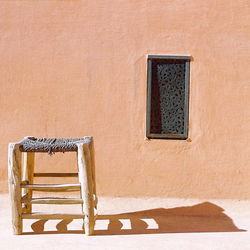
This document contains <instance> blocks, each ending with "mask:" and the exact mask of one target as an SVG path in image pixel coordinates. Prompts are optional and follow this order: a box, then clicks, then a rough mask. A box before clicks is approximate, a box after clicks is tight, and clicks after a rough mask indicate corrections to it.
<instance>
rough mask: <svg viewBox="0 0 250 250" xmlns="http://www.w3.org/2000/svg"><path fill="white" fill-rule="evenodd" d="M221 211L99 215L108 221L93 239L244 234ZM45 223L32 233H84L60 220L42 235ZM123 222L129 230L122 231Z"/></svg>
mask: <svg viewBox="0 0 250 250" xmlns="http://www.w3.org/2000/svg"><path fill="white" fill-rule="evenodd" d="M223 211H224V209H223V208H221V207H219V206H217V205H215V204H213V203H211V202H203V203H200V204H197V205H194V206H187V207H176V208H169V209H165V208H157V209H151V210H144V211H137V212H131V213H123V214H113V215H98V217H97V222H100V221H103V220H108V227H107V228H106V229H101V230H100V229H96V230H95V231H94V235H127V234H158V233H196V232H199V233H202V232H244V231H246V230H243V229H239V228H237V227H236V226H235V225H234V223H233V220H232V219H231V218H230V217H229V216H227V215H226V214H225V213H223ZM45 222H46V220H39V221H37V222H35V223H33V224H32V229H33V231H34V232H32V233H24V234H41V233H49V234H51V233H84V231H82V230H70V231H69V230H67V225H68V224H69V223H70V222H71V220H62V221H61V222H60V223H58V224H57V230H58V231H54V232H52V231H49V232H45V231H44V230H43V229H44V224H45ZM124 222H128V223H127V224H128V227H127V228H126V227H125V228H124Z"/></svg>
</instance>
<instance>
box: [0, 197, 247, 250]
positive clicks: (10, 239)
mask: <svg viewBox="0 0 250 250" xmlns="http://www.w3.org/2000/svg"><path fill="white" fill-rule="evenodd" d="M0 200H1V203H0V232H1V234H0V240H1V245H0V249H1V250H12V249H13V250H14V249H15V250H19V249H20V250H21V249H26V250H29V249H32V250H34V249H35V250H39V249H43V250H44V249H46V250H50V249H51V250H53V249H88V250H89V249H94V250H98V249H103V250H120V249H121V250H123V249H138V250H144V249H149V250H154V249H157V250H158V249H159V250H161V249H168V250H169V249H177V250H182V249H188V250H195V249H202V250H204V249H209V250H215V249H219V250H222V249H226V250H231V249H232V250H237V249H239V250H247V249H249V250H250V233H249V230H250V201H237V200H195V199H193V200H190V199H188V200H184V199H163V198H104V197H101V198H99V204H98V214H99V215H98V217H97V221H96V226H95V233H94V235H93V236H85V235H84V234H83V230H82V220H73V221H72V220H63V221H60V220H48V221H46V220H24V234H23V235H18V236H15V235H12V231H11V217H10V207H9V197H8V196H7V195H1V196H0ZM77 206H78V205H77ZM45 208H46V210H45ZM34 210H35V211H50V212H51V211H54V212H58V211H60V212H62V211H65V212H67V211H70V212H72V211H74V212H79V211H80V206H78V207H76V206H72V205H66V206H57V205H51V206H47V205H36V206H35V205H34Z"/></svg>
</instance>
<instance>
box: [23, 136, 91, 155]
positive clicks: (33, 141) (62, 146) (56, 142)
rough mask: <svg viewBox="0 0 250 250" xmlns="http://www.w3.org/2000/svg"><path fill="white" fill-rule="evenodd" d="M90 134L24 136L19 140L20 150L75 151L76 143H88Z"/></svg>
mask: <svg viewBox="0 0 250 250" xmlns="http://www.w3.org/2000/svg"><path fill="white" fill-rule="evenodd" d="M90 140H91V137H90V136H85V137H83V138H36V137H32V136H29V137H25V138H24V139H23V140H21V141H20V142H19V145H20V147H19V149H20V151H21V152H47V153H49V154H53V153H55V152H68V151H77V144H79V143H88V142H89V141H90Z"/></svg>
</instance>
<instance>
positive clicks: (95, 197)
mask: <svg viewBox="0 0 250 250" xmlns="http://www.w3.org/2000/svg"><path fill="white" fill-rule="evenodd" d="M89 151H90V159H91V172H92V183H93V196H94V207H95V212H96V213H97V202H98V199H97V195H96V180H95V152H94V141H93V139H92V140H91V141H90V143H89Z"/></svg>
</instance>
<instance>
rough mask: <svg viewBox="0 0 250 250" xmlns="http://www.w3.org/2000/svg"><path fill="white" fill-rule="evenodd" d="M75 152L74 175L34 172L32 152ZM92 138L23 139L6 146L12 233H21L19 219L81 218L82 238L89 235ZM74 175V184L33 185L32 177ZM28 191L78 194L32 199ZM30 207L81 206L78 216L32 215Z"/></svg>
mask: <svg viewBox="0 0 250 250" xmlns="http://www.w3.org/2000/svg"><path fill="white" fill-rule="evenodd" d="M68 151H75V152H77V162H78V173H73V174H72V173H34V159H35V153H36V152H47V153H49V154H53V153H55V152H68ZM94 164H95V163H94V145H93V138H92V137H91V136H86V137H83V138H73V139H64V138H60V139H56V138H42V139H38V138H35V137H25V138H24V139H23V140H22V141H20V142H18V143H9V148H8V175H9V191H10V196H11V207H12V227H13V233H14V234H22V232H23V219H76V218H83V221H84V230H85V234H86V235H91V234H92V233H93V230H94V224H95V211H94V210H95V209H96V206H97V197H96V186H95V171H94V170H95V166H94ZM34 176H35V177H39V176H40V177H41V176H44V177H69V176H78V179H79V183H77V184H34V183H33V177H34ZM32 191H45V192H54V191H55V192H58V191H62V192H64V191H67V192H68V191H80V194H81V195H80V198H79V199H76V198H33V197H32ZM32 204H82V214H47V213H32Z"/></svg>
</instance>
